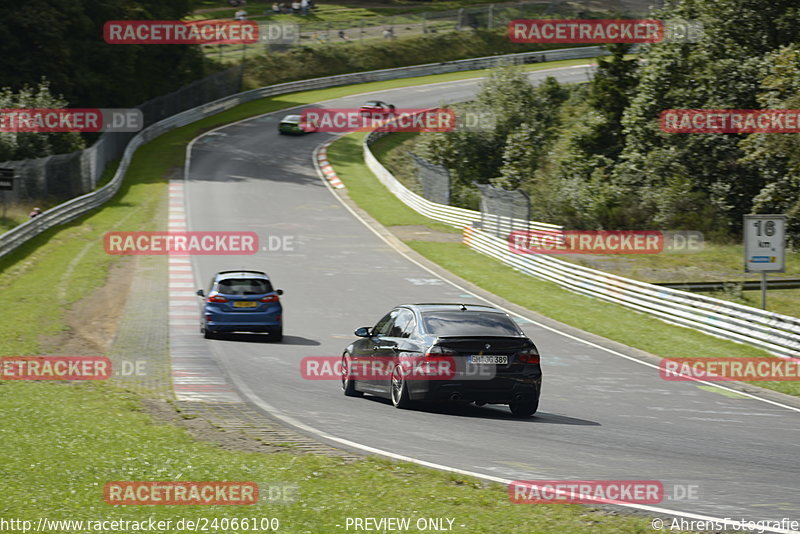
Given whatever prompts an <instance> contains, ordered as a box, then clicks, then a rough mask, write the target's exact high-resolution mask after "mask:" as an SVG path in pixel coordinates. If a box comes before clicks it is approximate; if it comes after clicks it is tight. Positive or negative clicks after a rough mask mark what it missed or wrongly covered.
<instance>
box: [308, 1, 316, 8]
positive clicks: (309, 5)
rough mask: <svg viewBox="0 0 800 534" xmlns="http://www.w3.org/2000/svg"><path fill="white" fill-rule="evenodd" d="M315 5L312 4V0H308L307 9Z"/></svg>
mask: <svg viewBox="0 0 800 534" xmlns="http://www.w3.org/2000/svg"><path fill="white" fill-rule="evenodd" d="M315 7H317V6H315V5H314V0H308V9H314V8H315Z"/></svg>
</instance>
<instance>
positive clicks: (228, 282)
mask: <svg viewBox="0 0 800 534" xmlns="http://www.w3.org/2000/svg"><path fill="white" fill-rule="evenodd" d="M217 291H218V292H219V293H222V294H223V295H263V294H264V293H272V284H270V283H269V280H264V279H261V278H226V279H225V280H220V281H219V282H218V283H217Z"/></svg>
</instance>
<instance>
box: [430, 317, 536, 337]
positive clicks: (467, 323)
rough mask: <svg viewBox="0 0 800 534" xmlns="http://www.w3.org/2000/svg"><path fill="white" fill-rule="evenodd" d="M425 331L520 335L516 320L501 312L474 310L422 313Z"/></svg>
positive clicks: (461, 334)
mask: <svg viewBox="0 0 800 534" xmlns="http://www.w3.org/2000/svg"><path fill="white" fill-rule="evenodd" d="M422 322H423V326H424V328H425V331H426V332H428V333H429V334H434V335H437V336H519V335H522V334H521V333H520V330H519V328H517V325H516V324H514V321H512V320H511V319H509V318H508V316H506V315H503V314H500V313H486V312H473V311H454V312H447V311H442V312H427V313H423V314H422Z"/></svg>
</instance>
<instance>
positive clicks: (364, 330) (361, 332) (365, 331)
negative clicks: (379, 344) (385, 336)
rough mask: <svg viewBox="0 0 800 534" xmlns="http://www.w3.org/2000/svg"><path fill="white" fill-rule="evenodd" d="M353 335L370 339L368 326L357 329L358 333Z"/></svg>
mask: <svg viewBox="0 0 800 534" xmlns="http://www.w3.org/2000/svg"><path fill="white" fill-rule="evenodd" d="M353 333H354V334H355V335H357V336H358V337H370V332H369V327H368V326H362V327H361V328H358V329H356V331H355V332H353Z"/></svg>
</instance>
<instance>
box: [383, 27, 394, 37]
mask: <svg viewBox="0 0 800 534" xmlns="http://www.w3.org/2000/svg"><path fill="white" fill-rule="evenodd" d="M383 38H384V39H391V38H392V32H390V31H389V29H388V28H387V29H385V30H383Z"/></svg>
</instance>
